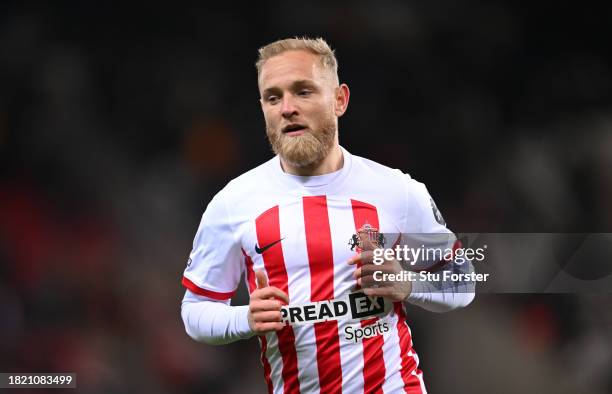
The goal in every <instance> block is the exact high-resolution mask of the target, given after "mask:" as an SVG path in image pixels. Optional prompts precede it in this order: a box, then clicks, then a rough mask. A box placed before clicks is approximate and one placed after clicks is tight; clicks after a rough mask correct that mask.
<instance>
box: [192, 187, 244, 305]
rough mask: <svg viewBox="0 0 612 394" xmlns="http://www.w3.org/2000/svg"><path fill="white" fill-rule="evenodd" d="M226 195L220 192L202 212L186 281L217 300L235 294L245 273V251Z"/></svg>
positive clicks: (193, 289)
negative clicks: (243, 253) (229, 209)
mask: <svg viewBox="0 0 612 394" xmlns="http://www.w3.org/2000/svg"><path fill="white" fill-rule="evenodd" d="M233 224H234V223H232V221H231V219H230V217H229V215H228V210H227V206H226V200H225V199H224V197H223V191H221V192H220V193H219V194H217V195H216V196H215V197H214V198H213V199H212V201H211V202H210V204H208V207H207V208H206V210H205V211H204V214H203V215H202V220H201V222H200V226H199V227H198V231H197V233H196V235H195V238H194V240H193V249H192V250H191V253H190V254H189V259H188V261H187V268H186V269H185V272H184V273H183V280H182V284H183V286H185V287H186V288H187V289H189V290H190V291H192V292H193V293H195V294H198V295H200V296H205V297H208V298H212V299H214V300H228V299H230V298H232V297H233V295H234V294H235V292H236V288H237V287H238V284H239V283H240V278H241V275H242V269H243V267H244V264H242V252H241V249H240V244H239V243H238V242H237V240H236V236H235V232H234V226H233Z"/></svg>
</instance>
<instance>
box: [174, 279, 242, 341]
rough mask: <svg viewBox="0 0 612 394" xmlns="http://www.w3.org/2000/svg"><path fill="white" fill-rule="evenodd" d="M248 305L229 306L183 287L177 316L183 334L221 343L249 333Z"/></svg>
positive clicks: (199, 339)
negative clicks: (179, 314)
mask: <svg viewBox="0 0 612 394" xmlns="http://www.w3.org/2000/svg"><path fill="white" fill-rule="evenodd" d="M248 309H249V306H248V305H243V306H231V305H229V301H228V302H227V303H224V302H220V301H214V300H211V299H208V298H206V297H202V296H199V295H196V294H193V293H192V292H191V291H189V290H187V292H186V293H185V297H184V298H183V302H182V305H181V316H182V318H183V323H184V324H185V330H186V331H187V334H188V335H189V336H190V337H191V338H193V339H194V340H196V341H198V342H205V343H208V344H211V345H223V344H226V343H231V342H236V341H238V340H240V339H246V338H250V337H251V336H253V332H252V330H251V328H250V327H249V322H248Z"/></svg>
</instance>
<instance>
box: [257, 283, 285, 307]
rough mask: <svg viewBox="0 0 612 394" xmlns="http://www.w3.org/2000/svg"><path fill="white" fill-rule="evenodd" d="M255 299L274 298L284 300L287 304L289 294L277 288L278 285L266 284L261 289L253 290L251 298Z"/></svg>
mask: <svg viewBox="0 0 612 394" xmlns="http://www.w3.org/2000/svg"><path fill="white" fill-rule="evenodd" d="M253 297H255V298H257V299H268V298H276V299H278V300H280V301H284V302H285V304H289V296H288V295H287V293H285V292H284V291H282V290H281V289H279V288H278V287H273V286H268V287H266V288H263V289H258V290H255V291H254V292H253V294H252V295H251V298H253Z"/></svg>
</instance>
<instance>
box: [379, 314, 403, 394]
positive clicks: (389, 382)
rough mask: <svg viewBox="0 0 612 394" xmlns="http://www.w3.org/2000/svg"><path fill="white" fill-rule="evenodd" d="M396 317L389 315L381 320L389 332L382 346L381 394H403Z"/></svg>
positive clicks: (395, 315)
mask: <svg viewBox="0 0 612 394" xmlns="http://www.w3.org/2000/svg"><path fill="white" fill-rule="evenodd" d="M398 318H399V317H398V315H397V314H396V313H393V314H390V315H389V316H388V317H387V318H386V319H384V320H382V321H383V322H387V324H389V328H390V331H389V332H387V333H385V335H384V340H385V343H384V344H383V358H384V360H385V382H384V383H383V386H382V389H383V393H397V392H403V391H404V390H403V389H404V380H403V379H402V374H401V367H402V356H401V348H400V338H399V331H398V330H397V321H398Z"/></svg>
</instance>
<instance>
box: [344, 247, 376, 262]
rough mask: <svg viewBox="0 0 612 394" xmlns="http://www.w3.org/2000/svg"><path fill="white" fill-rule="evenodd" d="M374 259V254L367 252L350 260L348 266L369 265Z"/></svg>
mask: <svg viewBox="0 0 612 394" xmlns="http://www.w3.org/2000/svg"><path fill="white" fill-rule="evenodd" d="M373 259H374V253H373V252H372V251H371V250H365V251H363V252H361V253H359V254H357V255H355V256H353V257H351V258H350V259H348V261H347V264H348V265H354V264H359V263H361V264H369V263H371V262H372V261H373Z"/></svg>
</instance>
